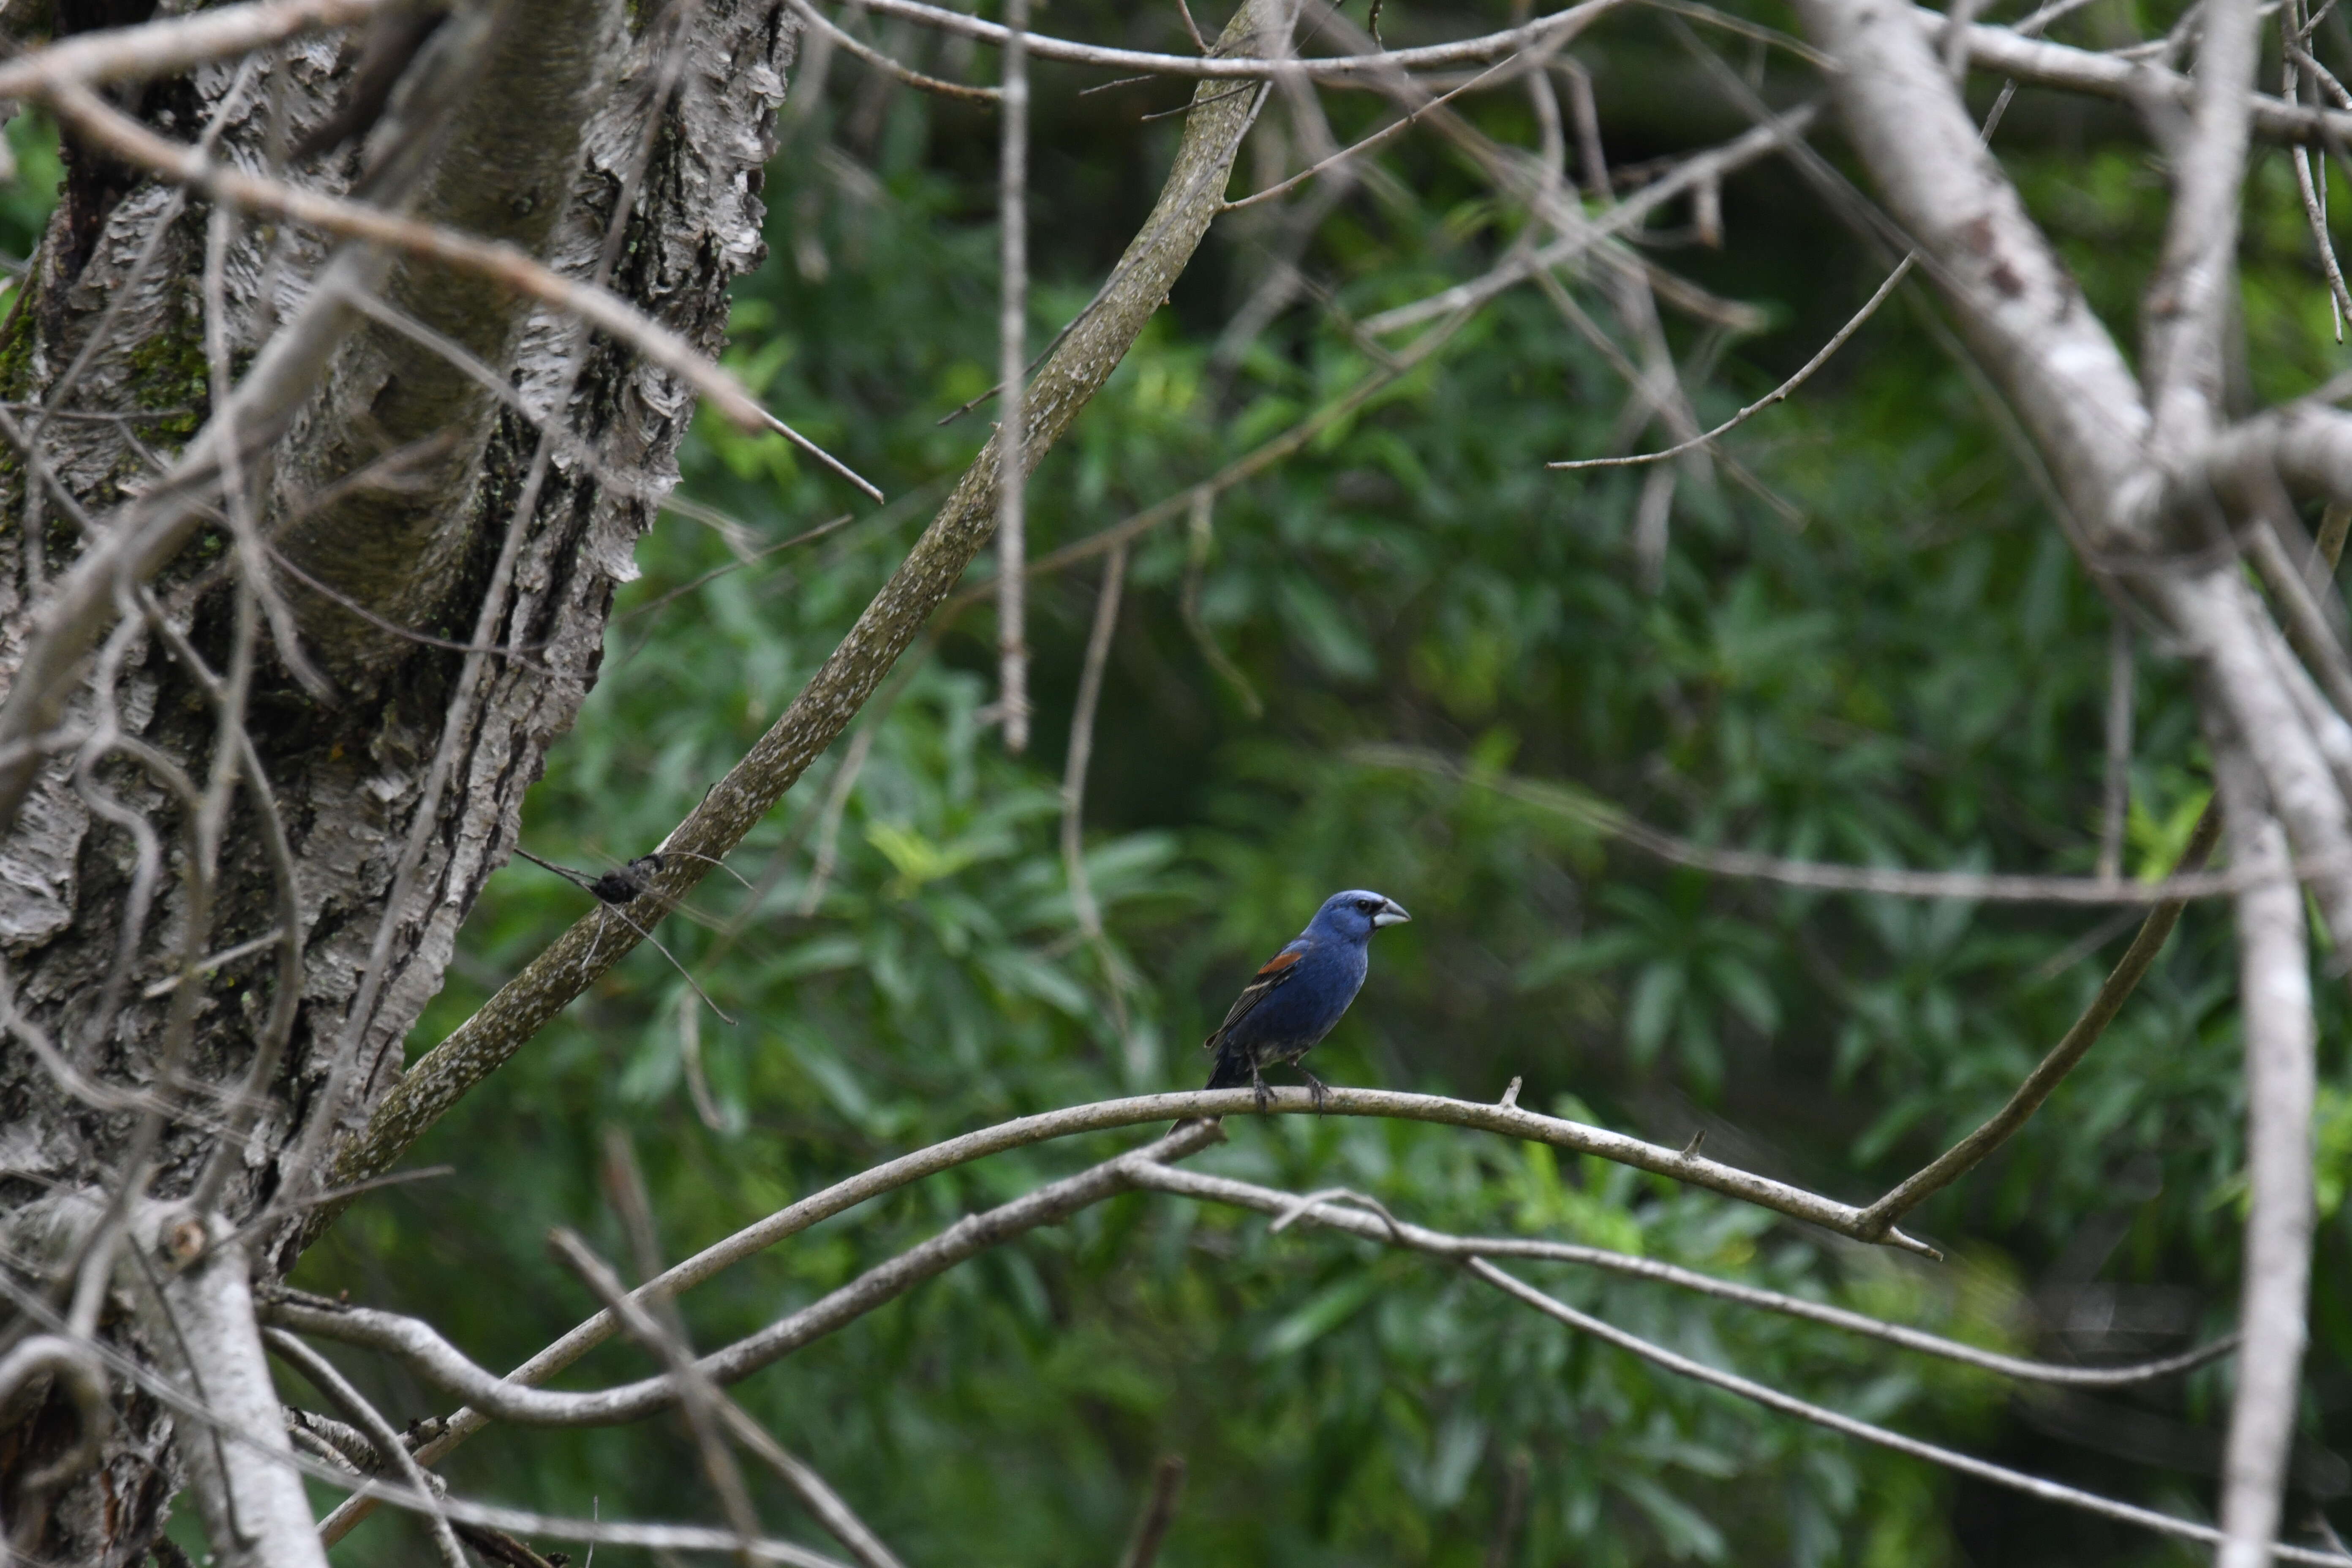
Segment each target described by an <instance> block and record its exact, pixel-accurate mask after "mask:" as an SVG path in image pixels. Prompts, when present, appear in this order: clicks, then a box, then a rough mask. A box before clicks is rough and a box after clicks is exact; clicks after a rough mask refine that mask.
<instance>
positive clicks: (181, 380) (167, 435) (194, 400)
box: [126, 301, 212, 441]
mask: <svg viewBox="0 0 2352 1568" xmlns="http://www.w3.org/2000/svg"><path fill="white" fill-rule="evenodd" d="M210 389H211V374H210V372H209V371H208V369H207V368H206V366H205V344H204V331H203V326H202V322H201V321H200V320H199V319H198V318H197V315H196V313H195V311H194V310H193V309H190V308H188V307H187V304H186V302H185V301H184V302H183V308H182V309H180V310H174V311H173V319H172V321H171V322H170V323H169V325H168V326H167V327H165V329H164V330H163V331H157V332H152V333H150V334H149V335H148V336H147V337H145V338H143V339H142V340H141V341H140V342H138V344H136V345H135V346H134V347H133V348H132V349H131V383H130V385H129V387H128V388H127V389H126V390H127V391H128V392H129V393H130V395H131V402H132V403H133V404H135V405H137V406H139V407H141V408H143V409H146V410H149V411H150V412H163V411H167V410H168V411H169V415H168V417H165V418H163V419H159V420H156V421H155V422H154V423H152V425H150V426H148V427H147V428H148V430H149V432H150V433H151V436H152V437H153V438H160V439H167V440H172V441H185V440H186V439H187V438H188V437H191V436H193V435H194V434H195V433H196V430H197V427H198V426H201V425H202V424H203V423H204V417H205V411H206V408H207V406H208V405H210V403H211V401H212V399H211V390H210Z"/></svg>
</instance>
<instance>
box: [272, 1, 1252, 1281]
mask: <svg viewBox="0 0 2352 1568" xmlns="http://www.w3.org/2000/svg"><path fill="white" fill-rule="evenodd" d="M1278 8H1279V0H1251V3H1250V4H1248V5H1244V6H1243V7H1242V9H1241V10H1239V11H1237V12H1236V13H1234V18H1233V20H1232V21H1231V22H1230V23H1228V24H1227V25H1226V27H1225V32H1224V35H1223V37H1222V38H1221V39H1220V41H1219V45H1218V47H1219V49H1220V50H1221V51H1222V52H1224V53H1228V54H1230V53H1233V52H1235V51H1237V50H1243V49H1253V48H1257V47H1262V45H1263V43H1264V42H1265V35H1267V34H1269V33H1270V30H1271V21H1270V19H1271V17H1272V16H1274V14H1275V13H1276V10H1277V9H1278ZM1250 114H1251V106H1250V104H1249V103H1248V102H1247V101H1246V99H1245V98H1244V99H1236V98H1231V97H1223V96H1220V89H1217V88H1215V87H1214V86H1213V84H1203V86H1202V88H1201V89H1199V90H1198V92H1197V94H1196V98H1195V107H1194V108H1193V110H1192V114H1191V116H1190V118H1189V119H1188V120H1187V121H1186V122H1185V131H1184V138H1183V141H1182V142H1181V145H1180V146H1179V148H1178V151H1177V155H1176V162H1175V166H1174V168H1173V169H1171V171H1170V174H1169V176H1168V181H1167V184H1165V185H1164V186H1163V187H1162V189H1161V192H1160V202H1159V204H1158V205H1157V206H1155V207H1154V208H1153V210H1152V214H1151V216H1150V218H1149V219H1148V220H1147V221H1146V222H1145V224H1144V226H1143V229H1142V232H1141V233H1140V234H1139V235H1138V236H1137V237H1136V238H1135V240H1134V242H1133V243H1132V244H1131V245H1130V246H1129V247H1128V252H1127V255H1126V256H1125V257H1123V258H1121V260H1120V262H1119V265H1118V270H1117V273H1116V274H1115V276H1114V279H1113V281H1112V283H1111V284H1110V285H1109V286H1108V289H1107V290H1106V293H1105V295H1104V298H1103V300H1101V302H1100V304H1099V306H1098V307H1097V309H1096V310H1093V311H1091V312H1090V313H1089V314H1088V315H1087V318H1086V319H1085V320H1084V321H1081V322H1080V323H1078V325H1077V326H1076V329H1075V330H1073V331H1071V332H1070V333H1069V335H1068V336H1066V338H1065V339H1064V340H1063V341H1062V343H1061V345H1060V346H1059V347H1058V348H1057V349H1055V352H1054V353H1053V355H1052V356H1051V357H1050V358H1049V359H1048V360H1047V361H1046V363H1045V365H1044V366H1043V367H1042V368H1041V369H1040V371H1039V372H1038V374H1037V376H1036V379H1035V381H1034V383H1033V384H1032V385H1031V388H1030V396H1029V407H1030V426H1031V427H1030V429H1029V430H1028V431H1027V440H1026V441H1025V442H1024V450H1023V461H1024V464H1026V465H1028V466H1031V467H1034V465H1035V464H1036V462H1037V461H1038V460H1040V459H1041V458H1043V457H1044V456H1045V453H1046V451H1047V450H1049V449H1050V448H1051V447H1052V446H1053V444H1054V443H1055V441H1056V440H1057V439H1059V438H1060V437H1061V435H1062V433H1063V432H1064V431H1065V430H1066V429H1067V428H1068V427H1069V425H1070V422H1071V421H1072V420H1073V419H1075V418H1076V416H1077V414H1078V411H1079V410H1080V409H1081V408H1083V407H1084V406H1085V405H1086V404H1087V401H1088V400H1089V399H1091V398H1092V397H1093V396H1094V395H1095V393H1096V392H1097V390H1098V389H1099V388H1100V387H1101V386H1102V384H1103V383H1104V382H1105V381H1106V380H1108V378H1109V375H1110V373H1111V372H1112V370H1113V369H1115V368H1116V367H1117V366H1118V363H1119V361H1120V360H1121V358H1122V357H1124V355H1125V354H1126V353H1127V350H1128V348H1129V345H1130V344H1132V343H1133V342H1134V341H1135V338H1136V335H1137V334H1138V333H1139V332H1140V331H1142V330H1143V325H1144V323H1145V322H1146V321H1149V320H1150V318H1151V316H1152V315H1153V313H1154V312H1156V311H1157V310H1159V308H1160V304H1161V302H1162V301H1164V300H1166V299H1167V297H1168V291H1169V289H1170V287H1171V285H1172V284H1173V283H1174V281H1175V279H1176V277H1177V275H1178V274H1179V273H1181V271H1182V270H1183V269H1184V267H1185V265H1186V264H1187V263H1188V262H1189V261H1190V260H1191V258H1192V252H1193V251H1194V249H1195V248H1196V247H1198V246H1199V245H1200V242H1201V239H1202V237H1203V236H1204V235H1205V234H1206V233H1207V232H1208V228H1209V224H1210V222H1211V220H1212V219H1213V218H1214V217H1215V216H1216V214H1217V211H1218V209H1219V207H1220V206H1221V205H1223V200H1224V190H1225V184H1226V180H1227V178H1228V177H1229V175H1230V174H1231V173H1232V169H1233V160H1234V153H1235V152H1236V151H1238V149H1239V147H1240V144H1241V137H1242V133H1243V132H1244V130H1246V129H1247V127H1248V124H1249V119H1250ZM997 465H998V459H997V448H996V446H995V444H994V443H993V442H992V443H991V444H990V445H989V446H988V447H984V448H982V451H981V454H980V456H979V457H978V458H975V459H974V460H973V462H972V465H971V468H969V469H967V470H966V471H965V474H964V477H963V479H962V481H961V483H960V484H959V485H958V486H957V487H956V489H955V492H954V493H953V494H952V495H951V496H950V498H949V500H948V502H947V504H946V505H945V506H944V507H943V508H941V509H940V514H939V516H938V517H937V518H935V519H934V520H933V521H932V522H931V525H930V526H929V528H927V529H926V530H924V531H923V534H922V537H921V538H919V539H918V540H917V541H916V542H915V545H914V548H913V549H912V550H911V551H909V552H908V556H907V559H906V561H905V562H904V563H901V564H900V566H899V568H898V571H897V572H896V573H895V574H892V576H891V578H890V580H889V582H888V583H887V584H884V585H883V588H882V591H881V592H880V593H879V594H877V595H875V598H874V600H873V602H872V603H871V604H869V605H866V610H865V613H864V614H863V615H861V616H859V617H858V619H857V624H856V626H853V627H851V628H850V631H849V634H848V635H847V636H846V637H844V638H843V639H842V641H841V643H840V645H839V646H838V647H835V649H834V651H833V653H832V655H831V656H830V657H829V658H826V660H825V661H824V665H823V666H822V667H820V668H819V669H818V670H817V672H816V674H815V675H814V677H812V678H811V679H810V680H809V682H808V684H807V685H806V686H805V687H803V689H802V690H801V692H800V695H799V696H797V697H795V698H794V699H793V702H792V705H791V706H790V707H788V708H787V709H786V710H784V712H783V715H782V717H781V718H779V719H778V720H777V721H776V722H775V724H774V726H773V727H772V728H771V729H770V730H769V731H768V732H767V733H766V734H765V735H763V736H762V737H761V739H760V741H759V742H758V743H757V744H755V745H754V746H753V747H752V748H751V752H750V753H749V754H748V755H746V756H745V757H744V759H743V760H742V761H741V762H740V763H737V764H736V766H735V767H734V768H733V769H732V770H731V771H730V773H728V774H727V776H726V777H725V778H723V779H721V780H719V783H718V784H716V785H714V786H713V787H712V788H711V790H710V792H709V794H708V795H705V796H704V797H703V798H702V800H701V802H700V803H699V804H698V805H696V807H695V808H694V810H693V811H692V812H690V813H689V814H688V816H687V818H686V820H685V821H683V822H681V823H680V824H679V825H678V826H677V828H676V829H675V830H674V831H672V832H671V833H670V835H669V836H668V837H667V838H666V839H665V840H664V841H663V846H662V847H663V848H664V849H665V850H667V851H672V852H673V853H670V854H669V856H668V858H667V863H666V864H665V866H664V867H663V868H662V870H661V872H660V873H659V875H658V876H657V877H656V879H655V882H654V886H653V888H652V889H651V890H650V891H649V892H648V893H647V894H646V896H645V897H644V898H642V899H640V900H638V901H637V904H636V906H635V912H637V913H638V914H639V915H640V916H641V920H640V923H642V924H645V925H647V926H650V925H651V924H652V923H653V921H654V919H655V918H656V917H657V916H658V915H659V914H660V913H661V912H663V911H665V910H668V909H670V908H673V907H675V905H676V903H677V900H679V899H680V898H682V897H684V895H685V894H686V893H687V892H688V890H689V889H692V888H693V887H694V886H695V885H696V884H697V883H698V882H699V881H700V880H701V879H702V876H703V874H704V871H705V869H706V868H707V867H708V866H709V864H710V863H711V862H712V861H714V860H718V859H720V858H724V857H725V855H726V854H727V852H728V851H729V850H730V849H732V848H733V847H735V846H736V845H737V844H740V842H742V839H743V836H744V835H745V834H747V833H749V832H750V831H751V828H752V827H753V826H756V825H757V824H758V823H759V822H760V820H761V818H762V817H764V816H766V815H767V814H768V812H769V810H770V809H771V808H772V807H773V806H774V805H775V804H776V803H777V802H778V801H779V800H781V799H782V798H783V795H784V793H785V792H786V791H787V790H789V789H791V788H792V786H793V784H795V783H796V782H797V781H798V780H799V778H800V776H801V774H802V773H803V772H804V771H805V770H806V769H807V767H808V765H809V764H810V763H813V762H814V761H815V760H816V759H817V757H818V756H820V755H822V754H823V753H824V751H825V749H826V748H827V747H829V746H830V745H832V743H833V742H835V740H836V739H838V738H839V736H840V734H841V732H842V731H844V730H845V729H846V728H847V727H848V725H849V722H850V721H851V720H852V719H854V718H855V717H856V714H857V712H858V710H860V709H861V708H862V707H863V706H864V705H865V703H866V699H867V698H869V697H871V696H872V695H873V693H874V689H875V688H876V687H877V685H878V684H879V683H880V681H881V679H882V677H883V676H884V675H885V674H886V673H887V671H888V670H889V668H890V666H891V665H892V664H893V663H894V662H895V661H896V660H897V659H898V656H899V655H900V654H901V653H903V652H905V651H906V649H907V647H908V644H910V643H911V642H912V641H913V640H914V638H915V636H916V634H917V632H919V630H920V629H921V627H922V625H923V623H924V622H925V621H926V620H927V619H929V616H930V614H931V612H932V611H933V610H935V609H937V608H938V607H939V605H940V602H941V601H943V600H944V599H945V598H946V597H947V596H948V595H949V594H950V592H951V591H952V590H953V588H954V586H955V584H956V583H957V581H958V579H960V578H961V576H962V575H963V573H964V570H965V568H966V567H968V566H969V565H971V562H972V560H973V558H974V557H975V556H977V555H978V554H979V552H980V551H981V549H982V546H984V545H985V544H986V543H987V542H988V540H989V536H990V535H991V533H992V531H994V524H995V521H996V493H997V489H998V486H997V478H998V467H997ZM596 936H597V922H596V921H593V920H585V919H583V921H580V922H579V923H578V924H575V925H574V926H573V927H572V929H571V930H570V931H567V932H565V933H564V934H563V935H562V937H560V938H558V939H557V940H556V942H554V943H553V944H552V945H551V946H550V947H549V948H547V949H546V950H545V951H544V952H541V954H540V955H539V956H538V957H536V958H534V959H533V960H531V962H530V963H529V964H527V965H526V966H525V967H524V968H523V970H522V972H521V973H519V974H517V975H516V976H515V977H514V979H512V980H510V981H509V982H508V983H507V984H506V985H505V986H504V987H503V988H501V989H500V990H499V993H498V994H496V995H494V996H492V997H491V998H490V1000H489V1001H488V1002H487V1003H486V1004H484V1005H483V1006H482V1007H481V1009H480V1010H479V1011H478V1012H477V1013H476V1014H475V1015H474V1016H472V1017H471V1018H469V1019H467V1021H466V1022H465V1023H464V1024H462V1025H460V1026H458V1027H457V1030H456V1031H455V1032H453V1033H452V1034H451V1035H450V1036H449V1037H448V1038H447V1039H445V1040H444V1041H442V1042H441V1044H440V1045H438V1046H436V1047H434V1049H433V1050H432V1051H430V1052H428V1053H427V1054H426V1055H425V1058H423V1059H422V1060H420V1061H418V1062H417V1063H416V1064H415V1067H413V1068H410V1069H409V1072H408V1074H407V1076H406V1077H405V1078H404V1079H402V1080H401V1082H400V1083H399V1084H398V1085H397V1086H396V1087H395V1088H394V1089H393V1091H392V1092H391V1093H390V1094H388V1095H387V1096H385V1097H384V1099H383V1101H382V1102H380V1103H379V1104H378V1106H377V1107H376V1110H375V1112H374V1114H373V1116H372V1117H371V1118H370V1120H369V1122H368V1125H367V1127H366V1128H365V1129H364V1130H363V1131H362V1132H361V1133H360V1135H359V1136H358V1137H357V1138H356V1139H354V1140H353V1141H352V1142H351V1143H349V1144H347V1145H346V1146H345V1147H344V1148H343V1149H342V1150H341V1152H340V1154H339V1156H338V1158H337V1160H336V1163H335V1166H334V1170H333V1173H332V1175H331V1178H330V1184H331V1185H335V1186H346V1185H349V1184H351V1183H352V1181H353V1180H356V1179H364V1178H365V1177H367V1176H371V1175H375V1174H379V1173H382V1172H384V1171H387V1170H389V1169H391V1168H392V1166H393V1165H394V1163H396V1162H397V1161H398V1160H399V1159H400V1157H401V1155H402V1154H403V1153H404V1152H406V1150H407V1149H408V1147H409V1145H410V1144H412V1143H414V1142H415V1141H416V1140H417V1139H418V1138H419V1137H421V1136H422V1135H423V1134H424V1132H425V1129H427V1128H429V1127H431V1126H432V1125H433V1123H434V1122H436V1121H438V1120H439V1119H440V1118H441V1116H442V1115H443V1114H444V1113H445V1112H446V1111H447V1110H448V1109H449V1108H450V1107H451V1106H453V1105H455V1104H456V1103H457V1100H459V1099H461V1098H462V1097H463V1096H464V1095H465V1094H466V1093H467V1091H469V1090H470V1089H473V1087H474V1086H475V1085H476V1084H478V1083H479V1082H480V1081H481V1080H482V1079H484V1078H486V1077H488V1075H489V1074H490V1073H491V1072H493V1071H495V1070H496V1069H497V1068H498V1067H499V1064H500V1063H502V1062H504V1061H505V1060H506V1059H507V1058H509V1057H511V1056H512V1055H513V1054H514V1053H515V1052H516V1051H517V1050H520V1048H521V1047H522V1045H523V1043H524V1042H525V1041H527V1040H529V1039H530V1037H532V1036H533V1035H535V1034H537V1033H538V1032H539V1030H540V1029H541V1027H542V1026H545V1025H546V1024H547V1022H548V1021H549V1020H550V1019H551V1018H553V1017H554V1016H555V1015H556V1014H557V1013H558V1012H560V1011H562V1008H563V1007H564V1006H565V1005H567V1004H568V1003H570V1002H571V1000H572V998H573V997H574V996H577V995H578V994H580V993H581V992H582V991H583V990H585V989H586V988H587V987H588V986H590V985H592V984H594V983H595V981H596V980H597V979H598V978H599V977H600V976H601V975H603V974H604V972H605V971H606V970H608V969H610V968H611V967H612V966H613V965H614V963H617V962H618V961H619V960H620V959H621V958H622V957H623V956H624V955H625V953H627V952H629V951H630V949H632V948H633V947H635V942H632V941H626V940H624V941H622V942H612V943H603V944H600V943H598V942H597V941H596ZM592 949H593V952H592ZM336 1212H338V1211H336V1210H333V1209H321V1210H319V1211H317V1212H316V1214H315V1215H314V1219H313V1223H312V1226H311V1228H310V1231H309V1233H308V1234H309V1235H310V1236H316V1235H317V1234H319V1232H320V1230H322V1229H323V1228H324V1227H325V1226H326V1225H328V1224H330V1223H331V1221H332V1218H333V1215H334V1214H335V1213H336Z"/></svg>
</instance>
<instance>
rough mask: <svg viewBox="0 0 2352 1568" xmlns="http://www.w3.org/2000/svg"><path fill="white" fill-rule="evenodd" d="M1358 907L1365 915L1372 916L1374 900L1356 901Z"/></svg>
mask: <svg viewBox="0 0 2352 1568" xmlns="http://www.w3.org/2000/svg"><path fill="white" fill-rule="evenodd" d="M1356 907H1357V908H1358V909H1360V910H1363V911H1364V913H1366V914H1370V913H1371V912H1372V900H1370V899H1358V900H1356Z"/></svg>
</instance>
